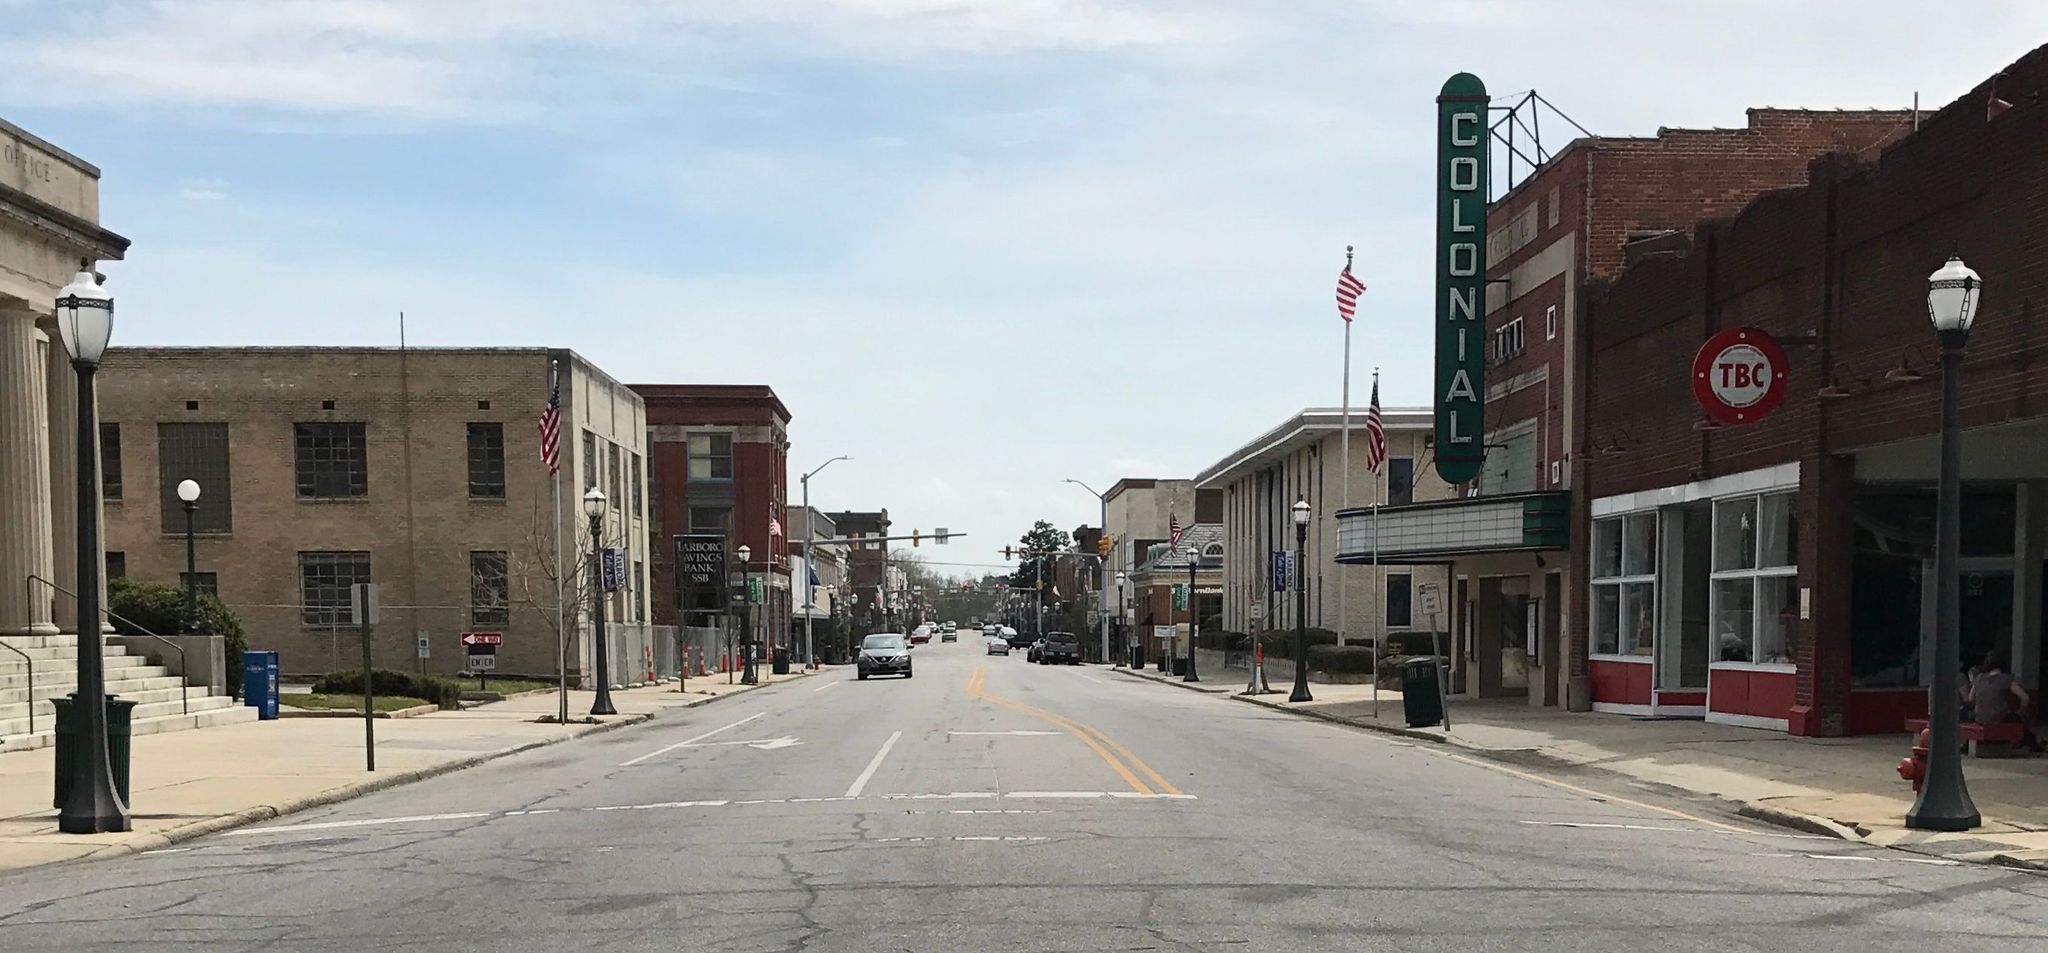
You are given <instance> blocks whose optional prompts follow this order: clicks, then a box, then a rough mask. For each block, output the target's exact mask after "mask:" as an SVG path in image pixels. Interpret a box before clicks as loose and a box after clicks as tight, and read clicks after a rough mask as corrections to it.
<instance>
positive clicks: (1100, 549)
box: [1095, 533, 1116, 556]
mask: <svg viewBox="0 0 2048 953" xmlns="http://www.w3.org/2000/svg"><path fill="white" fill-rule="evenodd" d="M1115 546H1116V537H1114V536H1111V535H1109V534H1108V533H1104V534H1102V537H1101V538H1100V539H1097V540H1096V541H1095V555H1097V556H1107V555H1109V551H1110V550H1111V549H1113V548H1115Z"/></svg>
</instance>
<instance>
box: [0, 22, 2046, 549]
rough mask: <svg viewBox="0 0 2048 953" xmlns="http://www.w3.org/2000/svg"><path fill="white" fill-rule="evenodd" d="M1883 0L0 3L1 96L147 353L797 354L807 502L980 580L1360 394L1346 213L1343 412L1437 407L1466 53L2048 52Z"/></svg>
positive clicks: (751, 363) (1870, 58)
mask: <svg viewBox="0 0 2048 953" xmlns="http://www.w3.org/2000/svg"><path fill="white" fill-rule="evenodd" d="M1855 6H1856V13H1855V14H1854V15H1853V16H1850V15H1845V13H1844V12H1843V10H1844V6H1843V5H1840V4H1835V3H1827V2H1819V0H1812V2H1801V0H1770V2H1753V0H1711V2H1701V3H1690V4H1666V3H1645V2H1640V0H1632V2H1613V3H1610V2H1594V0H1582V2H1570V0H1475V2H1457V0H1435V2H1431V0H1417V2H1405V0H1404V2H1396V0H1299V2H1296V0H1265V2H1257V3H1253V2H1243V0H1241V2H1223V0H1178V2H1169V0H1128V2H1126V0H574V2H566V0H0V63H4V64H6V65H7V68H5V69H4V70H0V116H4V117H5V118H7V119H9V120H11V121H13V122H14V123H16V124H17V125H20V126H22V127H24V128H26V129H28V130H29V131H31V132H34V133H36V134H37V135H39V136H42V137H43V138H45V139H48V140H50V141H52V142H54V143H55V144H57V145H58V146H60V147H63V148H65V149H67V150H69V151H71V152H73V153H75V154H77V155H80V156H82V157H84V158H85V159H87V160H88V161H90V162H92V163H94V164H96V165H98V166H99V167H100V168H101V169H102V172H103V179H102V182H101V208H102V221H103V223H104V224H105V225H106V226H107V227H109V228H112V229H113V230H115V231H117V232H120V233H121V234H123V235H126V236H128V237H129V238H131V239H133V241H134V245H133V247H132V248H131V249H130V252H129V255H128V258H127V260H125V261H122V262H112V263H108V264H107V265H105V266H104V268H103V271H104V272H105V273H106V274H107V276H108V285H109V290H110V291H112V292H114V293H115V294H116V295H117V296H118V298H119V300H120V302H121V312H122V316H123V317H122V323H121V325H120V327H119V328H118V329H117V335H118V343H127V344H137V345H140V344H212V345H237V344H250V345H291V344H305V345H369V344H383V345H392V344H396V343H397V330H398V328H397V317H396V316H397V314H398V313H399V312H400V311H403V312H405V313H406V315H407V331H408V339H409V342H410V343H412V344H414V345H493V346H520V345H529V346H553V347H570V348H574V349H575V350H577V351H578V352H580V353H582V354H584V355H585V356H587V357H589V358H590V359H591V360H593V361H595V362H596V363H597V364H598V366H600V367H602V368H604V369H605V370H606V371H607V372H609V373H610V374H612V375H613V376H614V377H617V378H620V379H622V380H626V381H629V382H633V383H641V382H702V383H750V384H751V383H765V384H768V385H771V386H772V387H774V388H775V391H776V393H777V394H778V395H779V396H780V397H781V398H782V400H783V402H784V403H785V404H786V405H787V406H788V407H789V409H790V412H791V415H792V418H793V419H792V421H791V424H790V441H791V449H790V466H791V472H790V489H789V492H790V498H791V502H796V497H797V485H796V476H797V474H799V473H801V472H803V471H804V470H808V469H810V468H811V467H814V466H816V465H817V464H818V463H820V462H822V461H824V460H826V459H828V458H830V457H833V456H837V455H840V454H850V455H852V458H853V459H851V460H849V461H846V462H843V463H838V464H834V465H833V467H832V468H831V469H830V470H828V471H826V472H824V473H822V474H820V475H819V476H818V477H817V478H816V480H815V481H814V483H813V491H814V492H813V494H812V502H813V503H815V504H817V505H818V506H820V507H822V508H846V509H874V508H879V507H887V508H888V509H889V511H890V514H891V516H892V517H893V518H894V520H895V522H896V526H897V527H898V528H900V529H902V530H906V531H907V530H909V529H910V528H912V527H917V528H921V529H924V530H926V531H929V530H931V529H932V528H934V527H938V526H945V527H949V528H951V529H953V530H955V531H958V532H963V533H966V534H969V535H968V536H967V537H965V538H963V539H960V540H958V541H956V542H955V543H954V544H953V545H951V546H948V547H944V548H930V549H922V550H920V554H921V555H924V556H926V558H928V559H930V560H932V561H934V562H935V563H937V564H939V565H938V568H941V569H950V570H951V571H954V572H959V573H967V572H975V571H978V570H977V569H976V567H975V566H974V565H971V564H989V563H996V564H1000V563H1001V562H1002V558H1001V555H1000V552H999V550H1000V549H1001V547H1002V546H1003V544H1005V543H1009V542H1014V541H1015V539H1016V537H1017V536H1018V535H1020V534H1021V533H1023V532H1024V531H1025V530H1027V529H1029V528H1030V525H1031V522H1032V521H1033V520H1034V519H1041V518H1043V519H1049V520H1051V521H1052V522H1053V523H1055V524H1056V525H1058V526H1060V527H1062V528H1072V527H1074V526H1078V525H1081V524H1083V523H1089V524H1092V523H1094V522H1096V520H1097V503H1096V501H1095V500H1094V499H1092V498H1090V496H1089V494H1088V493H1087V492H1085V491H1083V490H1082V489H1080V488H1079V487H1075V486H1072V485H1069V484H1065V483H1063V482H1061V481H1062V480H1063V479H1065V478H1068V477H1072V478H1075V479H1079V480H1082V481H1085V482H1087V483H1089V484H1091V485H1093V486H1094V487H1095V488H1096V489H1099V490H1106V489H1107V488H1108V487H1109V486H1110V485H1111V484H1112V483H1114V482H1115V481H1116V480H1117V479H1118V478H1120V477H1186V476H1191V475H1193V474H1194V473H1195V472H1196V471H1198V470H1200V469H1201V468H1203V467H1206V466H1208V465H1210V464H1212V463H1214V462H1216V461H1217V460H1218V459H1220V458H1221V457H1223V456H1224V455H1225V454H1227V453H1228V452H1230V451H1231V450H1233V449H1235V448H1237V447H1239V446H1241V445H1242V444H1244V443H1245V442H1246V441H1248V440H1250V439H1251V438H1253V437H1255V436H1257V435H1258V434H1260V433H1262V432H1264V431H1265V430H1267V429H1269V428H1271V427H1274V426H1276V425H1278V424H1279V423H1281V422H1282V421H1284V420H1285V419H1287V418H1288V417H1289V416H1291V415H1292V414H1293V413H1295V412H1296V411H1298V410H1299V409H1301V408H1302V407H1305V406H1311V405H1313V406H1331V405H1335V404H1337V403H1338V402H1339V397H1340V374H1341V370H1342V364H1341V362H1342V346H1341V342H1342V324H1341V322H1340V320H1339V319H1338V317H1337V315H1336V313H1335V305H1334V303H1333V301H1332V292H1333V287H1334V278H1335V274H1336V272H1337V270H1338V268H1339V267H1340V266H1341V265H1342V263H1343V250H1344V246H1345V245H1347V244H1352V245H1356V246H1357V248H1358V263H1357V266H1356V271H1357V273H1358V274H1359V275H1360V276H1362V277H1363V278H1364V279H1365V281H1366V283H1367V286H1368V290H1367V292H1366V294H1365V297H1364V299H1363V301H1362V302H1361V305H1360V314H1359V319H1358V323H1357V324H1356V325H1355V326H1354V343H1353V358H1352V360H1353V367H1354V369H1355V372H1356V375H1357V382H1356V386H1355V390H1354V394H1353V400H1354V404H1355V405H1357V406H1362V405H1363V404H1364V402H1365V396H1364V393H1363V392H1364V389H1365V387H1366V384H1365V381H1366V380H1367V379H1368V375H1369V373H1370V371H1371V369H1372V368H1374V367H1376V366H1377V367H1381V368H1383V369H1384V371H1385V377H1384V384H1383V400H1384V402H1385V403H1386V404H1388V405H1417V404H1423V403H1426V402H1427V400H1428V390H1429V382H1428V380H1427V375H1428V373H1429V371H1428V368H1429V367H1430V366H1431V365H1430V361H1429V357H1428V350H1427V349H1428V347H1429V322H1430V319H1431V315H1430V310H1429V293H1430V288H1431V287H1432V278H1431V277H1430V274H1429V269H1430V265H1431V261H1432V255H1433V251H1432V244H1431V241H1432V235H1431V229H1432V227H1433V226H1432V219H1431V214H1432V213H1431V197H1432V195H1433V190H1434V184H1433V183H1434V171H1433V163H1432V156H1433V150H1434V145H1433V141H1432V136H1433V132H1434V107H1433V99H1434V97H1435V94H1436V92H1437V89H1438V87H1439V86H1441V85H1442V83H1443V80H1444V79H1445V78H1446V77H1448V76H1449V75H1450V74H1452V73H1454V72H1458V71H1461V70H1464V71H1471V72H1474V73H1476V74H1478V75H1479V76H1480V77H1481V78H1482V79H1484V80H1485V81H1486V82H1487V84H1488V87H1489V89H1490V90H1491V91H1492V92H1493V93H1494V95H1495V97H1496V102H1499V101H1501V100H1502V99H1504V98H1506V97H1507V96H1508V95H1510V94H1515V93H1519V92H1522V91H1526V90H1530V89H1535V90H1537V91H1538V92H1540V93H1541V94H1542V95H1543V97H1544V98H1545V99H1547V100H1549V101H1550V102H1552V103H1554V104H1555V105H1556V106H1557V107H1558V108H1559V109H1561V110H1562V111H1563V112H1564V113H1566V114H1568V115H1569V116H1570V117H1571V118H1572V119H1574V120H1576V121H1577V122H1578V123H1579V124H1580V125H1582V126H1584V127H1586V128H1587V129H1589V130H1591V131H1593V132H1595V133H1598V134H1603V135H1650V134H1654V133H1655V131H1656V130H1657V129H1658V128H1659V127H1660V126H1686V127H1704V126H1740V125H1742V124H1743V122H1744V116H1743V110H1744V109H1745V108H1746V107H1749V106H1763V105H1772V106H1781V107H1816V108H1872V107H1892V108H1898V107H1905V106H1907V105H1909V104H1910V103H1911V102H1912V98H1913V96H1914V94H1915V93H1916V92H1917V93H1919V95H1920V97H1921V101H1922V103H1923V105H1925V106H1927V107H1928V108H1936V107H1939V106H1941V105H1943V104H1946V103H1948V102H1950V101H1952V100H1954V99H1955V98H1956V97H1958V96H1960V95H1962V94H1963V93H1964V92H1966V91H1967V90H1968V89H1969V88H1970V87H1972V86H1973V85H1975V84H1976V83H1978V82H1980V81H1981V80H1982V79H1983V78H1985V77H1986V76H1989V75H1991V74H1992V73H1994V72H1996V71H1997V70H1998V69H1999V68H2000V67H2002V66H2004V65H2006V64H2007V63H2010V62H2011V61H2013V60H2015V59H2017V58H2018V57H2019V56H2020V55H2022V54H2023V53H2025V52H2026V51H2027V50H2028V49H2030V48H2031V47H2032V46H2034V45H2036V44H2039V43H2042V42H2048V4H2042V3H2036V2H2025V0H2020V2H2006V3H1998V2H1971V3H1959V4H1954V5H1952V6H1951V7H1950V8H1944V9H1943V10H1941V11H1936V12H1933V13H1930V11H1935V8H1934V7H1929V6H1928V5H1926V4H1925V3H1905V2H1894V0H1881V2H1880V0H1873V2H1864V3H1859V4H1857V5H1855ZM1546 118H1548V117H1546ZM1554 128H1557V125H1552V126H1548V127H1546V132H1548V131H1549V130H1550V129H1554ZM1564 142H1565V139H1564V137H1563V136H1562V135H1555V136H1554V138H1552V139H1550V140H1548V141H1546V145H1549V146H1550V147H1551V148H1552V149H1553V150H1555V149H1556V148H1558V147H1561V146H1562V145H1563V144H1564ZM952 563H960V564H969V565H958V566H954V565H950V564H952Z"/></svg>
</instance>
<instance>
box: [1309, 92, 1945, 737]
mask: <svg viewBox="0 0 2048 953" xmlns="http://www.w3.org/2000/svg"><path fill="white" fill-rule="evenodd" d="M1747 116H1748V121H1747V123H1746V125H1744V126H1743V127H1741V128H1734V129H1668V128H1667V129H1660V130H1658V132H1657V134H1656V135H1655V136H1648V137H1617V136H1588V137H1584V138H1580V139H1577V140H1574V141H1572V142H1571V143H1570V144H1568V145H1566V146H1565V148H1564V149H1562V150H1561V151H1559V152H1557V153H1556V154H1554V155H1553V156H1551V157H1550V159H1549V160H1548V161H1547V162H1545V163H1543V164H1542V165H1541V166H1538V167H1537V168H1536V169H1535V171H1533V172H1532V173H1530V175H1529V176H1528V177H1527V178H1525V179H1523V180H1522V181H1521V182H1519V183H1516V184H1515V185H1514V186H1513V187H1511V188H1510V189H1509V190H1508V191H1507V192H1506V193H1505V194H1504V195H1502V196H1501V197H1500V198H1499V199H1497V200H1496V201H1494V202H1493V203H1492V204H1491V205H1490V206H1489V208H1488V210H1487V249H1486V260H1487V264H1486V276H1487V294H1486V316H1485V327H1486V331H1487V335H1488V337H1487V371H1486V420H1485V424H1484V438H1485V439H1484V442H1485V444H1486V447H1487V450H1486V462H1485V465H1484V467H1483V468H1482V469H1481V472H1480V476H1479V479H1478V481H1477V482H1476V483H1475V484H1474V485H1471V486H1466V487H1462V488H1459V494H1458V495H1460V496H1468V497H1470V498H1468V499H1460V500H1456V501H1442V500H1437V501H1429V502H1422V503H1411V504H1407V505H1405V506H1391V507H1384V508H1383V509H1382V511H1381V515H1380V517H1379V519H1380V521H1381V522H1380V525H1379V526H1378V527H1375V526H1373V525H1372V524H1373V521H1374V519H1375V517H1374V516H1373V515H1372V513H1371V511H1369V510H1365V509H1357V510H1352V511H1349V512H1348V513H1347V514H1345V515H1344V516H1342V517H1341V518H1340V524H1342V525H1344V526H1345V527H1346V528H1345V529H1344V530H1342V532H1344V533H1346V534H1348V535H1345V536H1344V537H1343V538H1344V539H1349V540H1351V541H1352V542H1351V543H1350V544H1344V543H1342V542H1340V546H1339V548H1340V552H1339V555H1338V561H1339V562H1343V563H1350V564H1363V563H1369V562H1370V561H1371V559H1372V558H1373V557H1372V549H1373V547H1372V542H1371V541H1372V540H1373V538H1374V533H1375V532H1378V534H1379V537H1378V538H1379V542H1380V545H1379V546H1378V553H1379V559H1380V561H1381V562H1382V563H1385V564H1393V565H1397V566H1398V565H1402V564H1408V565H1431V564H1437V565H1441V564H1446V563H1448V564H1449V565H1450V567H1451V581H1450V583H1449V589H1448V591H1446V592H1445V593H1444V600H1443V601H1444V605H1445V608H1446V611H1447V613H1448V614H1449V616H1450V618H1449V620H1448V626H1447V627H1448V628H1449V629H1450V639H1451V643H1452V645H1453V647H1454V651H1453V652H1452V656H1453V660H1452V672H1451V681H1452V690H1453V691H1454V692H1458V693H1461V694H1465V695H1468V696H1475V697H1486V698H1493V697H1514V696H1524V695H1526V697H1527V698H1528V700H1529V702H1530V704H1532V705H1538V706H1556V705H1568V706H1570V707H1572V708H1575V709H1579V710H1583V709H1585V708H1586V707H1588V706H1589V705H1590V703H1591V701H1592V698H1591V683H1590V681H1589V680H1588V677H1587V666H1586V663H1585V659H1586V657H1587V656H1586V652H1587V647H1586V640H1585V637H1584V633H1585V631H1586V626H1585V623H1584V620H1585V618H1586V616H1585V614H1584V608H1585V607H1584V606H1583V605H1581V604H1578V603H1574V602H1573V601H1572V600H1571V599H1570V598H1568V597H1567V595H1566V594H1567V593H1568V592H1571V591H1573V590H1574V589H1575V588H1576V587H1577V584H1576V583H1575V582H1574V580H1575V579H1583V578H1584V577H1583V576H1581V575H1577V574H1576V573H1577V570H1575V569H1573V568H1572V567H1573V566H1574V562H1573V560H1571V559H1570V558H1568V556H1567V551H1568V550H1569V549H1570V548H1571V545H1572V542H1573V540H1574V538H1583V537H1579V536H1577V534H1576V533H1575V532H1574V529H1575V528H1576V527H1582V526H1583V517H1582V516H1581V518H1580V519H1578V520H1576V521H1575V520H1574V519H1573V517H1572V513H1573V503H1574V501H1575V493H1574V491H1575V490H1576V489H1577V487H1576V486H1575V482H1576V480H1575V473H1574V469H1573V463H1574V457H1575V454H1574V452H1573V448H1575V447H1579V446H1581V445H1583V444H1584V443H1585V437H1584V428H1583V426H1582V425H1581V424H1580V423H1579V422H1578V419H1577V414H1576V412H1575V408H1576V407H1577V406H1578V403H1579V401H1580V399H1581V394H1580V391H1579V386H1578V384H1577V383H1576V381H1577V379H1578V365H1579V364H1580V363H1581V361H1582V358H1581V357H1580V349H1581V347H1582V345H1583V339H1584V335H1582V334H1581V333H1580V323H1579V321H1578V319H1577V315H1578V314H1579V312H1580V308H1581V298H1582V294H1581V291H1580V289H1581V287H1582V286H1583V285H1584V284H1585V283H1586V282H1587V281H1589V280H1594V279H1601V278H1608V277H1612V276H1613V275H1616V274H1618V273H1619V272H1620V271H1621V269H1622V267H1623V264H1624V258H1623V256H1624V251H1623V250H1624V246H1625V245H1626V244H1627V243H1628V242H1629V241H1630V240H1631V239H1635V240H1643V239H1645V238H1646V237H1648V236H1657V235H1663V234H1666V233H1669V232H1671V231H1673V230H1686V229H1690V228H1691V227H1692V225H1693V223H1694V222H1696V221H1698V220H1700V219H1702V218H1707V217H1712V216H1716V215H1727V214H1731V213H1733V212H1735V211H1737V210H1739V209H1741V208H1742V207H1743V206H1744V205H1746V204H1747V203H1748V202H1749V201H1750V200H1751V199H1754V198H1755V197H1756V196H1757V195H1759V194H1761V193H1763V192H1765V191H1766V190H1769V189H1773V188H1780V187H1784V186H1789V185H1796V184H1798V183H1800V182H1802V181H1804V179H1805V175H1806V166H1807V162H1808V161H1809V160H1810V159H1811V158H1812V157H1814V156H1816V155H1820V154H1823V153H1828V152H1831V151H1845V152H1850V153H1858V154H1874V153H1875V151H1876V150H1878V149H1880V148H1882V147H1883V146H1885V145H1886V144H1889V143H1893V142H1897V141H1898V140H1899V139H1900V138H1901V137H1903V136H1904V135H1906V134H1907V133H1909V132H1910V131H1911V129H1912V122H1913V116H1912V113H1911V112H1910V111H1885V110H1874V111H1815V110H1791V109H1768V108H1766V109H1751V110H1749V111H1748V113H1747ZM1690 355H1691V352H1690V351H1687V352H1686V357H1687V358H1688V359H1689V358H1690ZM1425 372H1426V371H1425ZM1395 373H1399V371H1398V370H1397V371H1395ZM1687 426H1689V422H1688V424H1687ZM1578 502H1580V503H1583V501H1582V500H1579V501H1578ZM1580 509H1581V510H1582V509H1583V507H1582V506H1581V507H1580ZM1690 687H1691V686H1688V688H1690ZM1699 687H1700V688H1702V689H1703V688H1704V686H1699ZM1681 701H1686V702H1688V703H1689V705H1690V707H1686V706H1685V705H1681V704H1680V702H1681ZM1703 706H1704V692H1703V691H1702V692H1688V693H1686V694H1684V695H1682V696H1681V695H1674V696H1673V697H1672V699H1671V704H1670V705H1669V706H1668V710H1669V711H1670V712H1672V713H1690V714H1693V715H1701V714H1704V707H1703Z"/></svg>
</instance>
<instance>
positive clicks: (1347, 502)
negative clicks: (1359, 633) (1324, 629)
mask: <svg viewBox="0 0 2048 953" xmlns="http://www.w3.org/2000/svg"><path fill="white" fill-rule="evenodd" d="M1344 271H1345V273H1346V274H1349V273H1350V272H1351V246H1350V245H1346V246H1344ZM1338 439H1339V440H1340V441H1341V442H1340V444H1339V446H1340V448H1341V449H1340V451H1339V452H1340V454H1341V456H1342V460H1341V461H1340V462H1339V464H1338V466H1339V468H1340V469H1341V470H1342V472H1343V474H1344V476H1343V479H1342V480H1341V481H1340V482H1342V483H1343V484H1344V492H1343V500H1344V509H1347V510H1348V509H1350V508H1351V319H1350V318H1345V319H1344V427H1343V436H1341V437H1339V438H1338ZM1347 589H1348V587H1347V586H1345V585H1344V580H1343V578H1342V577H1341V576H1340V577H1338V578H1337V644H1338V645H1343V644H1344V643H1345V641H1346V639H1345V637H1344V636H1345V633H1346V631H1347V630H1348V629H1349V628H1350V623H1351V616H1350V614H1349V612H1348V610H1347V607H1346V602H1347V601H1348V599H1347V596H1348V595H1349V593H1348V592H1347Z"/></svg>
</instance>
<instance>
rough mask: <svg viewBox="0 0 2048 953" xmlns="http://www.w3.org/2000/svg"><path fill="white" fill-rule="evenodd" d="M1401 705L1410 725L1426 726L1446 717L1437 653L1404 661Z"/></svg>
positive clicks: (1437, 722)
mask: <svg viewBox="0 0 2048 953" xmlns="http://www.w3.org/2000/svg"><path fill="white" fill-rule="evenodd" d="M1401 708H1402V710H1403V711H1404V712H1405V713H1406V714H1407V716H1408V727H1410V728H1427V727H1430V726H1432V725H1436V724H1439V723H1441V722H1442V721H1443V720H1444V697H1443V694H1442V693H1440V692H1439V691H1438V690H1437V682H1436V658H1435V657H1434V656H1429V655H1421V656H1417V657H1415V658H1411V659H1409V660H1407V661H1405V662H1402V663H1401Z"/></svg>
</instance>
